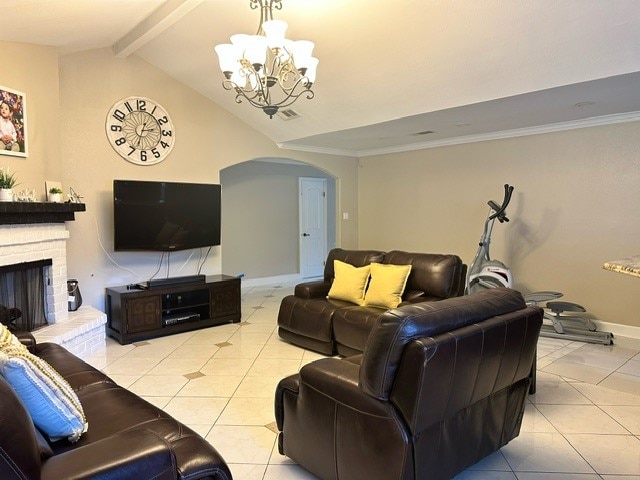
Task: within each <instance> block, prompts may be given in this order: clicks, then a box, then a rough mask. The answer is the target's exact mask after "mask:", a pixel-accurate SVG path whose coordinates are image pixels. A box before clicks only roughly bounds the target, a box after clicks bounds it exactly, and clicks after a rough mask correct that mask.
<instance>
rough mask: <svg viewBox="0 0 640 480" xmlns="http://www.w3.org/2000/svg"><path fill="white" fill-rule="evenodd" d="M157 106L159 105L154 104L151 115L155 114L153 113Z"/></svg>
mask: <svg viewBox="0 0 640 480" xmlns="http://www.w3.org/2000/svg"><path fill="white" fill-rule="evenodd" d="M156 108H158V106H157V105H154V106H153V110H151V115H153V114H154V113H155V111H156Z"/></svg>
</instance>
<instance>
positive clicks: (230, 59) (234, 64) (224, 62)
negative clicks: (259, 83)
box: [214, 43, 239, 75]
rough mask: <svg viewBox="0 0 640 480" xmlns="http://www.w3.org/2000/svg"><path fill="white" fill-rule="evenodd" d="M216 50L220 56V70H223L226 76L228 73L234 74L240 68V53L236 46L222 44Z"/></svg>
mask: <svg viewBox="0 0 640 480" xmlns="http://www.w3.org/2000/svg"><path fill="white" fill-rule="evenodd" d="M214 50H215V51H216V53H217V54H218V62H219V63H220V70H222V71H223V72H224V73H225V75H226V74H227V72H233V71H235V70H236V69H237V68H238V56H239V52H238V49H237V48H236V46H235V45H232V44H230V43H222V44H220V45H216V47H215V49H214Z"/></svg>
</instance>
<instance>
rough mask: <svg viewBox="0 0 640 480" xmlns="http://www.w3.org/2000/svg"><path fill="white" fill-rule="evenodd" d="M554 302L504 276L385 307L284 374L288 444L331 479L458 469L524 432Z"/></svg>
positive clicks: (282, 442) (388, 478)
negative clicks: (546, 305)
mask: <svg viewBox="0 0 640 480" xmlns="http://www.w3.org/2000/svg"><path fill="white" fill-rule="evenodd" d="M541 325H542V311H541V309H539V308H538V307H531V306H529V307H528V306H526V305H525V302H524V300H523V299H522V296H521V295H520V294H519V293H518V292H516V291H514V290H508V289H503V288H496V289H492V290H487V291H485V292H480V293H477V294H474V295H470V296H465V297H457V298H450V299H447V300H443V301H441V302H421V303H418V304H414V305H405V306H402V307H400V308H397V309H394V310H389V311H388V312H386V313H384V314H383V315H382V316H381V317H380V318H379V319H378V321H377V323H376V325H375V326H374V328H373V330H372V332H371V335H370V336H369V339H368V341H367V345H366V347H365V350H364V353H363V354H360V355H356V356H353V357H348V358H344V359H338V358H324V359H321V360H316V361H315V362H312V363H310V364H308V365H305V366H304V367H303V368H302V369H301V370H300V373H299V374H296V375H292V376H290V377H287V378H284V379H283V380H281V381H280V383H279V385H278V387H277V390H276V398H275V413H276V421H277V425H278V429H279V430H280V434H279V438H278V446H279V449H280V453H282V454H285V455H287V456H288V457H290V458H291V459H293V460H294V461H295V462H297V463H298V464H300V465H301V466H303V467H304V468H306V469H307V470H309V471H310V472H312V473H313V474H315V475H317V476H318V477H320V478H322V479H324V480H329V479H339V480H357V479H367V480H377V479H379V480H396V479H398V480H405V479H406V480H409V479H411V480H415V479H418V478H419V479H425V480H426V479H429V480H431V479H436V480H438V479H448V478H452V477H453V476H455V475H456V474H457V473H459V472H461V471H462V470H465V469H466V468H467V467H469V466H471V465H473V464H474V463H476V462H478V461H479V460H481V459H482V458H484V457H486V456H487V455H489V454H490V453H492V452H494V451H496V450H498V449H499V448H500V447H501V446H503V445H505V444H506V443H507V442H509V441H510V440H511V439H513V438H515V437H516V436H518V434H519V433H520V425H521V422H522V416H523V412H524V406H525V398H526V395H527V390H528V388H529V382H530V371H531V368H532V365H533V362H534V358H535V355H536V343H537V340H538V334H539V331H540V326H541Z"/></svg>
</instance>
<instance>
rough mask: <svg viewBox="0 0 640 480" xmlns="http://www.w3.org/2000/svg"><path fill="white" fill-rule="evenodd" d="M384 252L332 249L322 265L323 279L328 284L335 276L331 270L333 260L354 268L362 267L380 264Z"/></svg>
mask: <svg viewBox="0 0 640 480" xmlns="http://www.w3.org/2000/svg"><path fill="white" fill-rule="evenodd" d="M383 259H384V252H381V251H379V250H344V249H342V248H333V249H331V251H330V252H329V254H328V255H327V261H326V262H325V264H324V279H325V281H328V282H330V281H331V280H333V278H334V276H335V274H334V270H333V266H334V263H333V261H334V260H340V261H341V262H344V263H348V264H350V265H353V266H354V267H364V266H365V265H369V264H370V263H373V262H378V263H382V261H383Z"/></svg>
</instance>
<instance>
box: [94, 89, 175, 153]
mask: <svg viewBox="0 0 640 480" xmlns="http://www.w3.org/2000/svg"><path fill="white" fill-rule="evenodd" d="M105 128H106V131H107V138H108V140H109V143H110V144H111V146H112V147H113V149H114V150H115V151H116V152H118V154H119V155H120V156H121V157H122V158H124V159H125V160H128V161H130V162H131V163H135V164H136V165H154V164H156V163H159V162H161V161H163V160H164V159H165V158H167V155H169V153H171V149H172V148H173V144H174V143H175V132H174V129H173V123H172V122H171V118H170V117H169V114H168V113H167V111H166V110H165V109H164V108H162V106H161V105H160V104H158V103H157V102H154V101H153V100H151V99H149V98H145V97H128V98H123V99H122V100H118V101H117V102H116V103H114V104H113V106H112V107H111V109H110V110H109V113H107V119H106V123H105Z"/></svg>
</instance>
